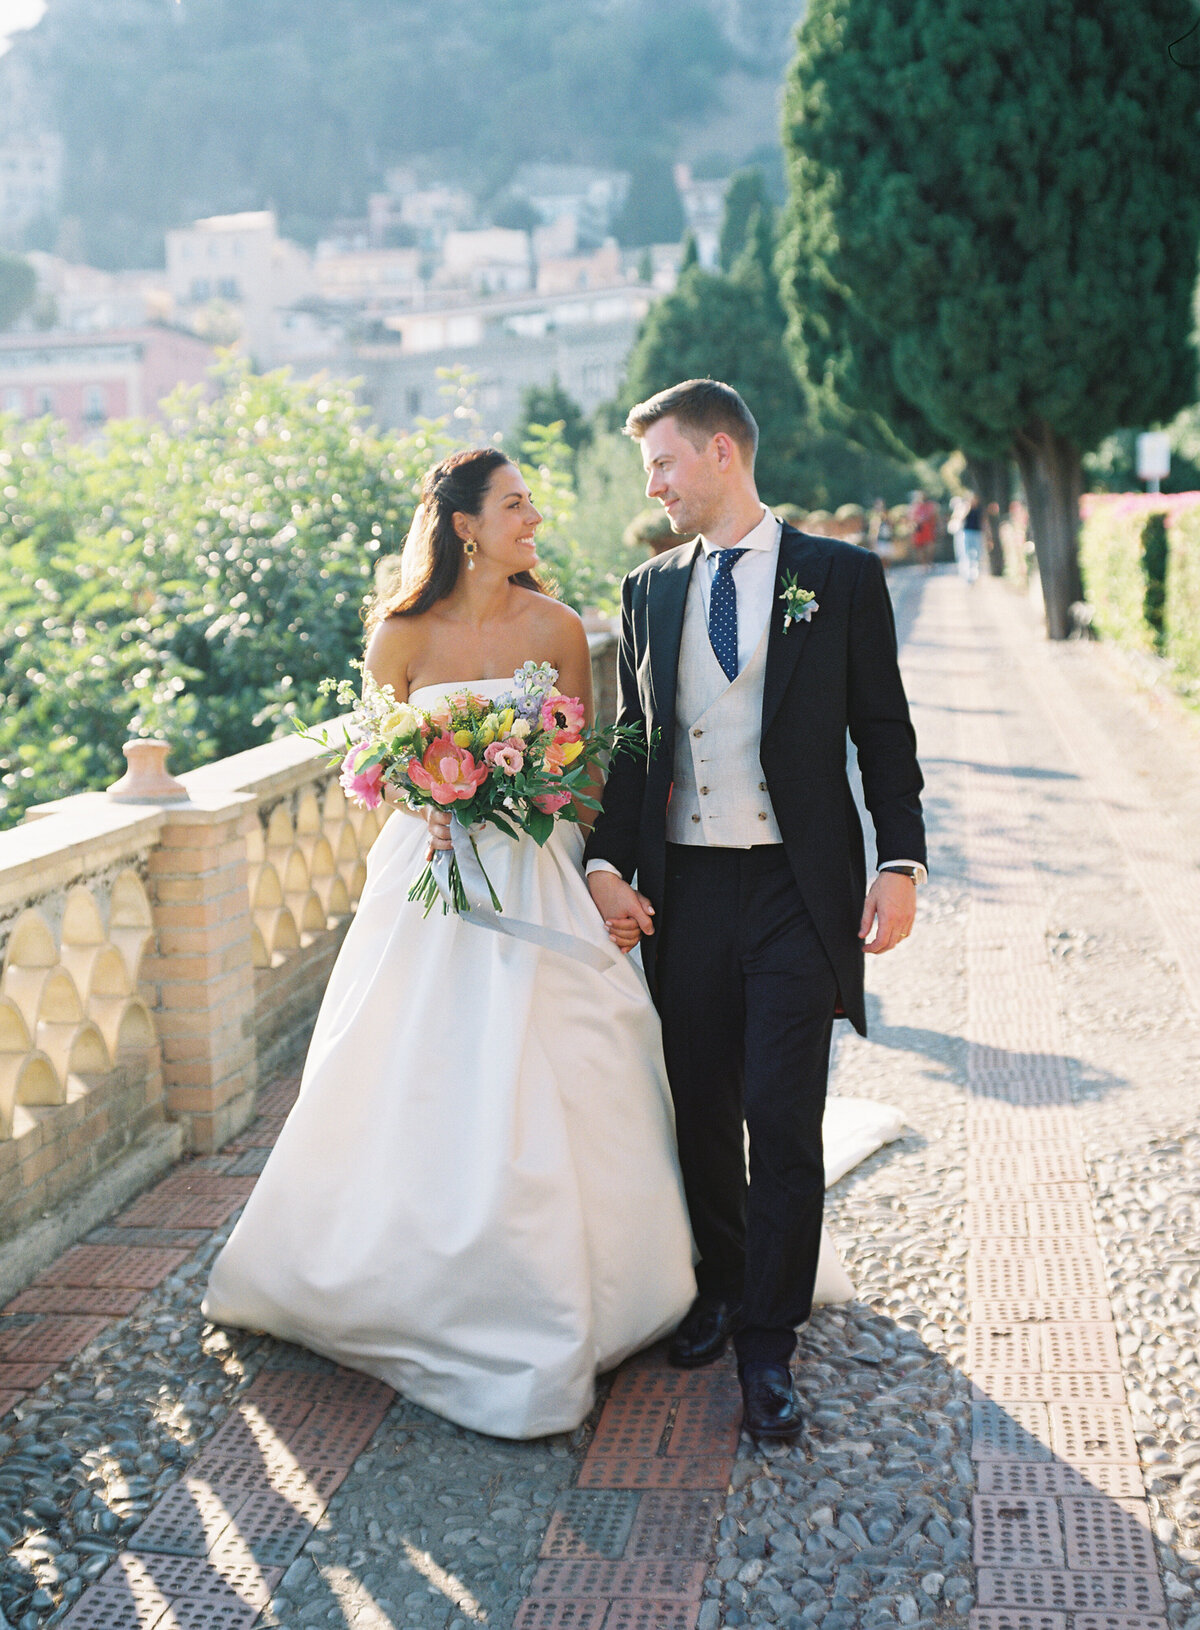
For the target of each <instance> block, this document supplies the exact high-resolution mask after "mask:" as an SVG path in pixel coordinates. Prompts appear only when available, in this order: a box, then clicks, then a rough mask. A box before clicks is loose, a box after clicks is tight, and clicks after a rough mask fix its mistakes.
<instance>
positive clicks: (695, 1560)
mask: <svg viewBox="0 0 1200 1630" xmlns="http://www.w3.org/2000/svg"><path fill="white" fill-rule="evenodd" d="M741 1413H742V1402H741V1392H740V1389H739V1387H738V1384H737V1378H736V1375H735V1374H734V1371H733V1367H732V1362H731V1361H729V1360H727V1361H725V1362H723V1363H720V1364H715V1365H712V1366H710V1367H709V1368H707V1369H702V1370H691V1371H685V1370H675V1369H671V1368H670V1367H669V1366H668V1365H667V1364H666V1363H665V1362H664V1359H663V1354H662V1349H661V1348H655V1349H653V1350H652V1351H651V1352H649V1353H645V1354H642V1355H640V1356H639V1357H638V1358H636V1359H634V1360H633V1362H632V1363H630V1364H628V1365H626V1366H625V1368H624V1369H623V1370H622V1371H621V1372H620V1374H619V1375H618V1376H617V1378H616V1381H615V1382H614V1383H613V1388H612V1391H611V1393H610V1394H609V1397H608V1399H607V1401H606V1403H605V1405H604V1408H603V1410H602V1411H601V1414H600V1420H599V1424H598V1426H597V1428H596V1434H595V1437H594V1438H593V1439H592V1442H591V1444H590V1446H589V1448H588V1451H587V1454H586V1455H585V1457H584V1460H583V1464H582V1466H581V1467H580V1471H579V1478H578V1483H577V1486H576V1487H575V1488H573V1489H570V1490H568V1491H567V1492H566V1493H565V1494H563V1495H561V1496H560V1498H559V1501H558V1504H557V1506H556V1508H555V1511H554V1514H553V1516H552V1517H551V1519H550V1525H549V1527H548V1528H547V1530H546V1536H545V1539H544V1540H543V1542H542V1547H541V1556H542V1559H543V1560H542V1561H541V1562H540V1563H539V1564H538V1567H537V1570H536V1572H535V1573H534V1576H533V1582H532V1584H531V1585H530V1588H529V1595H528V1597H527V1599H526V1600H525V1602H524V1603H523V1604H522V1606H521V1607H520V1608H519V1609H518V1612H517V1616H516V1619H515V1621H514V1626H515V1630H568V1627H569V1630H642V1627H647V1630H648V1627H651V1626H652V1627H653V1630H694V1626H695V1624H696V1618H697V1614H698V1612H699V1608H700V1598H701V1594H702V1591H703V1588H704V1580H705V1576H706V1574H707V1572H708V1567H709V1562H710V1559H711V1557H712V1554H713V1546H714V1544H715V1541H716V1530H717V1523H718V1522H719V1521H720V1518H721V1513H722V1509H723V1507H724V1504H725V1495H726V1491H727V1489H728V1487H729V1478H730V1474H731V1472H732V1470H733V1461H734V1456H735V1454H736V1451H737V1444H738V1432H739V1423H740V1420H741Z"/></svg>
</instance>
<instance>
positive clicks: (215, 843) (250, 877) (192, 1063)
mask: <svg viewBox="0 0 1200 1630" xmlns="http://www.w3.org/2000/svg"><path fill="white" fill-rule="evenodd" d="M590 638H591V644H592V654H593V667H594V673H595V679H596V689H597V699H598V708H599V711H600V712H601V714H602V716H607V717H610V718H611V716H612V712H613V707H614V701H615V697H614V691H615V641H614V640H613V638H612V636H611V634H607V633H599V632H597V633H593V634H592V635H591V636H590ZM133 768H134V766H133V765H132V763H131V771H132V769H133ZM156 773H157V774H158V775H159V776H160V779H159V780H158V781H157V782H155V784H154V785H155V794H154V796H155V798H156V800H157V799H161V800H164V801H154V802H144V803H143V802H137V801H134V802H128V801H121V800H126V799H129V798H131V797H132V798H133V799H134V800H136V799H137V798H138V796H139V794H138V781H137V775H136V774H131V775H130V776H127V777H125V778H123V780H122V782H120V783H119V784H118V785H117V787H115V788H114V789H113V792H114V794H115V796H113V797H110V796H109V795H107V794H105V793H83V794H80V795H79V796H77V797H74V798H67V799H63V800H60V801H59V802H57V803H54V804H47V805H42V806H41V807H40V808H38V809H35V810H32V811H30V812H29V816H28V817H27V819H26V823H25V824H24V825H23V826H20V827H17V828H14V829H12V830H10V831H7V832H0V956H2V962H0V970H2V971H0V1240H3V1239H5V1238H7V1237H10V1236H12V1235H13V1234H15V1233H17V1232H18V1231H19V1230H20V1229H21V1228H22V1227H23V1226H24V1225H26V1224H28V1223H29V1222H31V1221H32V1220H34V1219H37V1218H45V1217H47V1216H48V1215H49V1216H51V1217H53V1216H54V1215H55V1213H56V1209H57V1208H61V1207H63V1206H64V1205H65V1204H67V1202H69V1201H70V1199H71V1197H72V1196H73V1195H75V1194H77V1192H78V1191H80V1190H82V1189H83V1188H84V1187H85V1186H86V1185H87V1184H88V1183H89V1180H90V1179H93V1178H95V1177H96V1176H97V1175H98V1174H101V1173H103V1172H104V1171H105V1170H106V1169H107V1168H109V1167H111V1166H112V1165H113V1164H114V1162H120V1161H121V1160H122V1159H124V1158H126V1157H127V1156H128V1154H129V1152H130V1151H131V1150H133V1149H136V1148H150V1147H153V1149H154V1150H156V1151H157V1153H155V1154H154V1156H153V1160H155V1161H157V1162H158V1163H159V1164H160V1165H161V1164H164V1163H166V1162H168V1161H169V1160H171V1159H173V1158H176V1157H177V1156H178V1154H179V1153H180V1151H181V1150H182V1149H188V1150H191V1151H195V1152H210V1151H212V1150H215V1149H217V1148H219V1147H220V1145H221V1144H222V1143H224V1142H225V1141H226V1140H227V1139H228V1138H230V1137H232V1136H233V1135H234V1134H235V1133H236V1132H237V1131H238V1130H240V1128H241V1127H242V1126H244V1125H245V1123H246V1122H247V1121H248V1120H249V1119H250V1117H251V1115H252V1114H253V1111H254V1100H255V1090H256V1086H257V1083H258V1081H259V1079H260V1078H261V1079H266V1078H268V1077H269V1075H270V1074H271V1073H273V1072H274V1071H275V1070H276V1068H277V1067H278V1066H279V1065H280V1064H281V1063H283V1062H285V1060H286V1059H287V1057H288V1056H289V1055H295V1054H297V1053H298V1051H299V1050H300V1049H301V1048H302V1047H303V1045H304V1043H305V1041H306V1039H307V1035H308V1031H309V1028H310V1025H311V1022H312V1019H313V1017H314V1015H315V1012H316V1009H317V1007H318V1005H319V1003H320V999H321V995H322V992H323V991H324V988H325V983H326V980H327V978H328V974H329V970H330V968H331V966H332V963H333V960H334V958H335V957H336V955H337V952H338V949H339V947H340V945H341V941H342V937H343V935H344V934H345V931H346V928H347V926H348V925H349V922H350V918H351V915H352V913H353V909H354V906H355V904H356V903H357V901H358V899H359V896H360V895H361V893H362V889H363V884H364V882H365V880H366V860H367V855H368V854H369V852H370V849H371V845H372V844H373V843H374V841H375V839H376V837H377V836H378V834H379V832H380V830H381V829H382V826H383V822H384V820H386V819H387V818H389V814H390V812H389V811H388V810H387V809H386V808H383V809H381V810H379V811H375V812H370V811H366V810H362V809H359V808H357V807H356V806H354V805H351V804H350V803H349V802H348V801H347V799H346V797H345V795H344V794H343V792H342V790H341V788H340V786H339V785H338V781H337V774H336V771H335V770H334V769H333V768H331V767H330V765H329V764H328V762H327V755H326V753H325V751H324V750H323V749H322V748H321V747H319V746H318V745H317V744H316V743H314V742H310V741H306V740H304V739H302V738H301V737H299V736H292V737H287V738H284V739H283V740H280V741H275V742H269V743H267V744H265V745H264V746H261V747H255V748H252V749H251V750H250V751H248V752H245V753H238V754H236V755H234V756H233V757H231V758H227V759H222V760H220V761H218V762H217V763H214V764H209V765H205V766H204V767H203V768H201V769H198V770H193V771H191V772H190V773H188V774H186V775H183V776H181V777H179V780H178V781H177V782H175V783H173V784H172V783H171V781H170V779H169V778H166V777H163V776H162V768H161V764H159V765H158V766H156ZM396 818H401V819H402V818H404V817H396ZM167 1134H170V1135H167ZM142 1170H143V1176H142V1181H145V1179H146V1176H148V1175H149V1174H150V1173H149V1171H147V1170H146V1168H145V1161H144V1160H143V1163H142ZM59 1243H60V1244H61V1240H60V1241H59Z"/></svg>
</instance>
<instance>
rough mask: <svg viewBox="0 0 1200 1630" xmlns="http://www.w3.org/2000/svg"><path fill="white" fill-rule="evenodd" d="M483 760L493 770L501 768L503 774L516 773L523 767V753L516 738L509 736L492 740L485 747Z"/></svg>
mask: <svg viewBox="0 0 1200 1630" xmlns="http://www.w3.org/2000/svg"><path fill="white" fill-rule="evenodd" d="M483 762H484V763H485V764H490V765H491V767H492V769H493V770H497V769H499V770H503V771H504V773H505V775H518V774H519V773H520V772H521V770H522V769H524V767H525V753H524V750H523V749H522V747H521V743H520V742H519V741H518V740H517V738H516V737H515V736H509V737H508V738H507V739H506V740H504V741H494V742H493V743H492V744H491V746H490V747H485V748H484V750H483Z"/></svg>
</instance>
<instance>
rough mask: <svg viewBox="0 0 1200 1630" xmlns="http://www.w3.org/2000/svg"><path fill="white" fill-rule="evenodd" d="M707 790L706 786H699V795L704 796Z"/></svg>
mask: <svg viewBox="0 0 1200 1630" xmlns="http://www.w3.org/2000/svg"><path fill="white" fill-rule="evenodd" d="M707 792H708V788H707V787H701V788H700V796H701V797H704V796H705V794H706V793H707Z"/></svg>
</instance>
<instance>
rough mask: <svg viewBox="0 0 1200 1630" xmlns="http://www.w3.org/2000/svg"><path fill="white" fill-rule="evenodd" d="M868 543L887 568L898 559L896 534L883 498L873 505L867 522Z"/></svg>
mask: <svg viewBox="0 0 1200 1630" xmlns="http://www.w3.org/2000/svg"><path fill="white" fill-rule="evenodd" d="M867 542H868V543H869V544H870V546H871V549H872V550H873V551H874V553H875V554H877V555H878V556H879V558H880V560H881V561H882V562H883V564H884V565H885V566H890V565H891V564H892V562H893V561H894V560H895V558H896V534H895V530H894V529H893V527H892V521H891V517H890V516H889V515H888V512H887V505H886V504H885V503H884V501H883V499H882V498H877V499H876V500H875V502H874V503H873V504H872V505H871V514H870V517H869V519H868V521H867Z"/></svg>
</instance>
